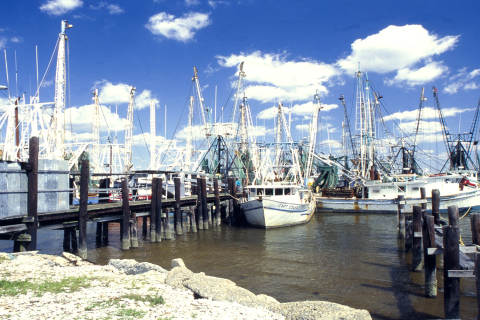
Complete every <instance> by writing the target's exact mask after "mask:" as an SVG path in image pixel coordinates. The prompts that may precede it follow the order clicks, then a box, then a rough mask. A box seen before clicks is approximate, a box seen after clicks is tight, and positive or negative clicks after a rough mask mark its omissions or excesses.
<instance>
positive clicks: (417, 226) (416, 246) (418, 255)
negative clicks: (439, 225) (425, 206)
mask: <svg viewBox="0 0 480 320" xmlns="http://www.w3.org/2000/svg"><path fill="white" fill-rule="evenodd" d="M421 231H422V207H421V206H413V232H414V235H415V233H417V232H421ZM412 270H413V271H420V270H422V239H421V238H419V237H415V236H414V237H413V240H412Z"/></svg>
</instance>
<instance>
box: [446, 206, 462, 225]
mask: <svg viewBox="0 0 480 320" xmlns="http://www.w3.org/2000/svg"><path fill="white" fill-rule="evenodd" d="M459 223H460V217H459V214H458V207H457V206H450V207H448V225H449V226H452V227H458V225H459Z"/></svg>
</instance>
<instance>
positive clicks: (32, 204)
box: [25, 137, 39, 251]
mask: <svg viewBox="0 0 480 320" xmlns="http://www.w3.org/2000/svg"><path fill="white" fill-rule="evenodd" d="M38 143H39V142H38V137H31V138H30V144H29V154H28V171H27V172H28V173H27V175H28V192H27V197H28V198H27V215H28V217H29V218H33V222H31V223H28V224H27V234H29V235H30V237H31V238H32V240H31V241H30V242H29V243H27V244H26V245H25V249H26V250H27V251H35V250H37V228H38V216H37V208H38V149H39V144H38Z"/></svg>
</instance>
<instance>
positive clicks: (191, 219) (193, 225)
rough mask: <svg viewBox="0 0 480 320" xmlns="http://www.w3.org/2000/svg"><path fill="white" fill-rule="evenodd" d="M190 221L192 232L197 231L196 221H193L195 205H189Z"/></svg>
mask: <svg viewBox="0 0 480 320" xmlns="http://www.w3.org/2000/svg"><path fill="white" fill-rule="evenodd" d="M190 223H191V226H192V227H191V230H192V232H194V233H195V232H197V222H196V221H195V206H191V207H190Z"/></svg>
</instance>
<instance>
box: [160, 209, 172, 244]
mask: <svg viewBox="0 0 480 320" xmlns="http://www.w3.org/2000/svg"><path fill="white" fill-rule="evenodd" d="M162 216H163V230H164V232H165V240H172V231H171V230H170V213H169V210H168V209H167V208H165V209H163V215H162Z"/></svg>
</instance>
